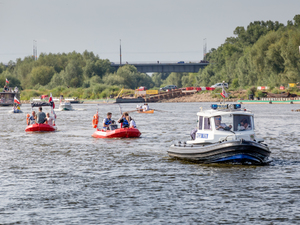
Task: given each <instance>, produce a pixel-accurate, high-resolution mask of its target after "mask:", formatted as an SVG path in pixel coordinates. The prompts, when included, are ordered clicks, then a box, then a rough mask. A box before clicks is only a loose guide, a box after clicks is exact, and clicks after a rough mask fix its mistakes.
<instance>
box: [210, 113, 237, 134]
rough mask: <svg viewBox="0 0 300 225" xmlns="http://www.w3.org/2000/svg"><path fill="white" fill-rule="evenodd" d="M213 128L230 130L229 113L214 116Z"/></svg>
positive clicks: (230, 119)
mask: <svg viewBox="0 0 300 225" xmlns="http://www.w3.org/2000/svg"><path fill="white" fill-rule="evenodd" d="M214 121H215V129H216V130H220V131H230V130H232V124H233V116H232V115H231V114H227V115H222V116H215V117H214Z"/></svg>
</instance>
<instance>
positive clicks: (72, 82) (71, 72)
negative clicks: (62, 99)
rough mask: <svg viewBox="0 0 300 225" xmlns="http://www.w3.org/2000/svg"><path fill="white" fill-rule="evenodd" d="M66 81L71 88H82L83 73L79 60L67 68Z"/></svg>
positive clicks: (69, 64)
mask: <svg viewBox="0 0 300 225" xmlns="http://www.w3.org/2000/svg"><path fill="white" fill-rule="evenodd" d="M64 81H65V84H66V85H67V86H69V87H80V86H81V85H82V84H83V71H82V67H81V66H80V63H79V62H78V61H77V60H75V59H73V60H71V61H70V62H69V63H68V65H67V66H66V69H65V73H64Z"/></svg>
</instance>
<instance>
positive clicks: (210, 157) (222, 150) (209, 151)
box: [168, 140, 271, 165]
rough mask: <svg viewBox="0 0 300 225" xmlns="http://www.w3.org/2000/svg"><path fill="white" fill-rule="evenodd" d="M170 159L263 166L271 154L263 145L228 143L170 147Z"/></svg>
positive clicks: (243, 142) (245, 142)
mask: <svg viewBox="0 0 300 225" xmlns="http://www.w3.org/2000/svg"><path fill="white" fill-rule="evenodd" d="M168 154H169V156H171V157H174V158H179V159H184V160H189V161H195V162H200V163H241V164H249V163H250V164H260V165H262V164H265V163H267V162H269V159H268V157H269V156H270V154H271V152H270V150H269V147H268V146H267V145H265V144H261V143H257V142H254V141H244V140H239V141H228V142H222V143H217V144H209V145H194V146H193V145H189V146H188V145H172V146H171V147H170V149H169V150H168Z"/></svg>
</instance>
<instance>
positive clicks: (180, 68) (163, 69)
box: [111, 62, 209, 73]
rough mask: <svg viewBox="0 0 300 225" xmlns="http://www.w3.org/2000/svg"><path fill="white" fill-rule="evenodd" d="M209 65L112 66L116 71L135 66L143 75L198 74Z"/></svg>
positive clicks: (202, 63)
mask: <svg viewBox="0 0 300 225" xmlns="http://www.w3.org/2000/svg"><path fill="white" fill-rule="evenodd" d="M208 64H209V63H208V62H200V63H185V62H178V63H159V62H158V63H126V64H115V63H112V64H111V66H112V67H114V68H115V69H116V70H118V69H119V67H121V66H124V65H133V66H135V67H136V68H137V70H138V71H139V72H141V73H155V72H157V73H171V72H177V73H183V72H188V73H198V71H199V69H203V68H204V67H206V66H207V65H208Z"/></svg>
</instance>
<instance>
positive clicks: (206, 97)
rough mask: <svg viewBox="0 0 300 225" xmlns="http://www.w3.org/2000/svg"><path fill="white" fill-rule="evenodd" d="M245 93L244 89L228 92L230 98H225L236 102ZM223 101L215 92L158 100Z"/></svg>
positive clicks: (227, 100)
mask: <svg viewBox="0 0 300 225" xmlns="http://www.w3.org/2000/svg"><path fill="white" fill-rule="evenodd" d="M245 94H246V91H244V90H243V91H234V92H231V93H230V95H229V96H230V98H227V99H226V102H236V101H238V100H239V99H240V98H241V96H244V95H245ZM219 101H223V98H222V97H221V95H220V94H215V93H211V92H209V93H207V92H203V93H201V92H200V93H195V94H193V95H187V96H181V97H178V98H173V99H162V100H161V101H159V102H219Z"/></svg>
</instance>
